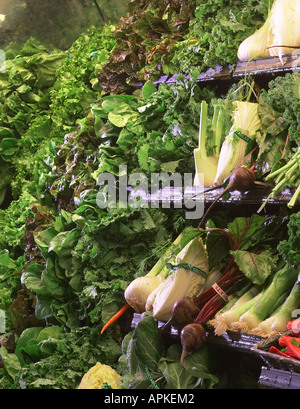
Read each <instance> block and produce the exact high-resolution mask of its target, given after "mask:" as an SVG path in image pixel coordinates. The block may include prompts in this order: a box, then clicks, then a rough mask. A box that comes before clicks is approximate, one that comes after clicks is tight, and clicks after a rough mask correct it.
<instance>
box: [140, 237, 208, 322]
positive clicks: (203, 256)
mask: <svg viewBox="0 0 300 409" xmlns="http://www.w3.org/2000/svg"><path fill="white" fill-rule="evenodd" d="M185 263H186V264H188V265H189V266H190V267H191V269H189V268H183V267H180V266H178V265H182V264H185ZM175 265H177V266H178V268H176V269H175V270H174V271H172V273H171V274H170V275H169V276H168V277H167V279H166V280H165V281H164V282H163V283H162V284H160V285H159V287H157V289H155V290H154V292H153V293H152V294H150V295H149V298H148V300H147V303H146V309H147V310H148V311H150V310H152V311H153V317H154V318H156V319H158V320H162V321H168V320H169V319H170V318H171V315H172V309H173V305H174V303H175V302H176V301H177V300H178V299H179V298H181V297H185V296H189V297H193V296H195V295H197V294H199V292H200V291H201V289H202V287H203V285H204V284H205V281H206V278H205V277H203V276H202V275H201V274H199V273H197V272H195V271H193V267H196V268H198V269H200V270H201V271H202V272H204V273H205V274H204V275H206V276H208V275H209V266H208V255H207V251H206V248H205V246H204V244H203V242H202V239H201V238H198V237H197V238H194V239H193V240H191V241H190V242H189V243H188V244H187V245H186V246H185V247H184V248H183V249H182V250H181V252H180V253H179V254H178V255H177V257H176V264H175Z"/></svg>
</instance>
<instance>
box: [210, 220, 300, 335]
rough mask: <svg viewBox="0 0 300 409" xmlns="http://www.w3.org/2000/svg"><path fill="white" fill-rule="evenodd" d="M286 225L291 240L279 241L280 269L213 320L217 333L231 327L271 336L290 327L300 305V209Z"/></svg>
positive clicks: (229, 304) (256, 284)
mask: <svg viewBox="0 0 300 409" xmlns="http://www.w3.org/2000/svg"><path fill="white" fill-rule="evenodd" d="M287 226H288V240H287V239H283V240H281V241H279V243H278V245H277V250H278V252H279V254H280V255H281V257H280V261H279V264H278V266H277V272H275V273H273V274H271V276H269V277H268V278H267V281H266V282H265V284H264V283H262V282H258V283H255V285H254V287H253V288H250V290H246V292H245V293H243V294H242V295H239V296H238V299H235V300H234V301H235V303H232V302H230V303H228V304H227V305H226V306H225V307H224V311H220V312H219V313H218V314H217V315H216V317H215V319H214V320H212V324H213V325H214V327H215V332H216V334H218V335H220V334H221V333H223V332H224V331H226V330H227V329H231V330H241V331H243V332H247V331H249V333H253V334H257V335H260V336H264V337H268V336H271V335H274V334H276V333H282V332H285V331H286V330H287V329H288V325H289V321H290V320H291V318H292V314H293V311H295V310H297V309H298V308H299V305H300V304H299V302H300V297H299V296H300V286H299V283H298V269H299V260H298V258H299V257H297V254H298V251H297V250H296V249H297V248H299V244H300V243H299V237H298V236H299V234H298V231H299V212H298V213H294V214H292V215H291V216H290V218H289V221H288V225H287ZM262 284H263V286H262Z"/></svg>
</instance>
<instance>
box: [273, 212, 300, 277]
mask: <svg viewBox="0 0 300 409" xmlns="http://www.w3.org/2000/svg"><path fill="white" fill-rule="evenodd" d="M299 232H300V212H297V213H294V214H291V215H290V217H289V222H288V238H287V239H285V240H282V241H281V242H280V243H279V244H278V246H277V250H278V251H279V252H280V254H281V255H282V257H283V258H284V259H285V260H286V261H287V262H288V264H289V265H290V266H291V267H294V268H295V269H299V266H300V255H299V246H300V233H299Z"/></svg>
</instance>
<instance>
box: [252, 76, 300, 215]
mask: <svg viewBox="0 0 300 409" xmlns="http://www.w3.org/2000/svg"><path fill="white" fill-rule="evenodd" d="M299 96H300V75H299V73H291V74H290V73H288V74H286V75H285V76H283V77H277V78H276V79H274V80H272V81H270V82H269V84H268V91H264V92H262V93H261V95H260V99H259V106H258V115H259V117H260V120H261V123H262V133H261V135H260V137H259V139H258V144H259V151H258V156H257V159H256V169H257V171H258V174H259V175H260V177H262V178H264V180H265V181H266V182H268V183H269V182H271V183H272V184H273V185H274V187H273V190H272V192H271V193H270V196H269V197H268V198H267V200H266V201H265V203H264V204H263V205H262V207H261V208H260V209H259V211H261V210H262V209H263V207H264V206H265V205H266V203H267V202H268V199H269V198H273V197H274V196H275V195H277V194H278V193H280V192H282V191H284V189H286V188H291V189H293V188H296V190H295V192H294V194H293V196H292V198H291V200H290V202H289V203H288V206H289V207H291V208H292V207H294V205H295V203H296V202H297V200H298V197H299V181H300V173H299V169H300V167H299V144H300V117H299V112H300V98H299Z"/></svg>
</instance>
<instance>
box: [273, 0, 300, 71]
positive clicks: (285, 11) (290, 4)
mask: <svg viewBox="0 0 300 409" xmlns="http://www.w3.org/2000/svg"><path fill="white" fill-rule="evenodd" d="M270 21H271V24H270V33H269V37H270V38H269V44H268V47H269V52H270V55H271V56H277V57H279V59H280V61H281V63H282V64H283V63H284V62H283V59H282V57H283V55H291V54H292V53H293V51H295V50H296V49H297V48H299V47H300V24H299V22H300V1H299V0H276V1H275V3H274V5H273V7H272V9H271V13H270ZM284 46H286V47H284Z"/></svg>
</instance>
